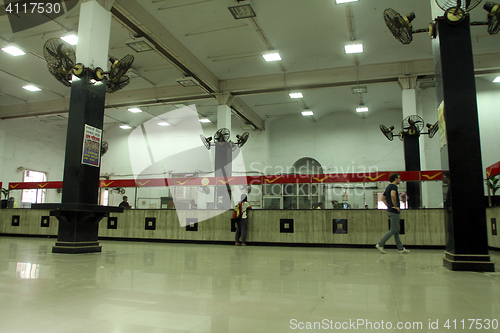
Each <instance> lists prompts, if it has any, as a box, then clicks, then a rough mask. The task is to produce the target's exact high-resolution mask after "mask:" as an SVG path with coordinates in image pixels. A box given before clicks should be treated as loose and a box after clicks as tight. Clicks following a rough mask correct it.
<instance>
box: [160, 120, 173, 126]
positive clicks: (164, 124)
mask: <svg viewBox="0 0 500 333" xmlns="http://www.w3.org/2000/svg"><path fill="white" fill-rule="evenodd" d="M158 125H160V126H169V125H170V124H169V123H167V122H164V121H163V122H161V123H158Z"/></svg>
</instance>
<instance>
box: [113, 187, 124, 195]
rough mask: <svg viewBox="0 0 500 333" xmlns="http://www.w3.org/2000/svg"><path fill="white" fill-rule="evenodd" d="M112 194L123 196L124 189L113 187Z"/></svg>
mask: <svg viewBox="0 0 500 333" xmlns="http://www.w3.org/2000/svg"><path fill="white" fill-rule="evenodd" d="M113 193H116V194H125V189H124V188H121V187H115V188H114V189H113Z"/></svg>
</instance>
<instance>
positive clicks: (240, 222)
mask: <svg viewBox="0 0 500 333" xmlns="http://www.w3.org/2000/svg"><path fill="white" fill-rule="evenodd" d="M237 208H239V216H238V218H237V220H236V234H235V241H236V243H235V244H234V245H247V244H246V243H245V241H246V239H247V230H248V216H247V210H248V209H252V206H250V204H249V203H248V202H247V195H246V194H242V195H241V202H240V203H239V204H238V205H237V206H236V208H235V210H236V209H237ZM240 237H241V243H240Z"/></svg>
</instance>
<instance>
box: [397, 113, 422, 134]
mask: <svg viewBox="0 0 500 333" xmlns="http://www.w3.org/2000/svg"><path fill="white" fill-rule="evenodd" d="M423 128H424V120H423V119H422V118H421V117H419V116H417V115H411V116H408V117H406V118H405V119H403V122H402V123H401V129H402V131H403V132H405V133H407V134H409V135H419V134H420V132H421V131H422V129H423Z"/></svg>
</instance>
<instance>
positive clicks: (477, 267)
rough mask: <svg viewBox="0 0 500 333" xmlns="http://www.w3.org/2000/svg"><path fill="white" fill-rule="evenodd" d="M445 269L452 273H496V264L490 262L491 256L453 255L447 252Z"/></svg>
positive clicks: (444, 262)
mask: <svg viewBox="0 0 500 333" xmlns="http://www.w3.org/2000/svg"><path fill="white" fill-rule="evenodd" d="M445 255H446V257H445V258H443V265H444V267H446V268H448V269H450V270H452V271H470V272H494V271H495V263H493V262H491V261H490V256H489V255H487V254H486V255H481V254H452V253H449V252H446V251H445Z"/></svg>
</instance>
